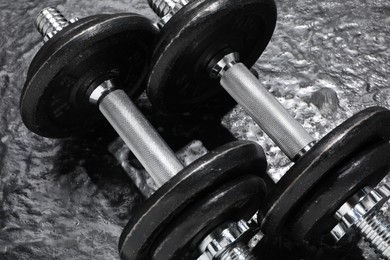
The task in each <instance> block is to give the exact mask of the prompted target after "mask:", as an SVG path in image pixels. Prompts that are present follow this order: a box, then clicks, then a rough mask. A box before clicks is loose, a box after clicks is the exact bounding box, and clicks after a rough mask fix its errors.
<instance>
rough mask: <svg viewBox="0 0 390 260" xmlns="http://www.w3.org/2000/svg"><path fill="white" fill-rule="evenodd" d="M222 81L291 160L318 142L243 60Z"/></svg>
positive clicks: (229, 70) (230, 69)
mask: <svg viewBox="0 0 390 260" xmlns="http://www.w3.org/2000/svg"><path fill="white" fill-rule="evenodd" d="M221 85H222V86H223V87H224V88H225V89H226V91H227V92H229V94H230V95H231V96H232V97H233V98H234V99H235V100H236V101H237V103H238V104H240V105H241V106H242V107H243V108H244V110H245V111H246V112H247V113H248V114H249V115H250V116H251V117H252V118H253V119H254V120H255V121H256V123H257V124H258V125H259V126H260V127H261V128H262V129H263V130H264V132H266V133H267V134H268V136H269V137H270V138H271V139H272V140H273V141H274V142H275V143H276V145H278V146H279V147H280V149H281V150H282V151H283V152H284V153H285V154H286V155H287V156H288V157H289V158H290V159H291V160H294V159H296V157H297V155H299V153H300V151H301V150H302V149H304V148H305V147H306V146H307V145H309V144H310V143H312V142H314V139H313V138H312V137H311V136H310V135H309V134H308V133H307V132H306V131H305V129H304V128H303V127H302V126H301V125H300V124H299V123H298V122H297V121H296V120H295V119H294V118H293V117H292V116H291V115H290V114H289V112H288V111H287V110H286V109H285V108H284V107H283V106H282V105H281V104H280V103H279V101H277V100H276V98H275V97H274V96H273V95H272V94H271V93H269V92H268V90H267V89H266V88H265V87H264V86H262V85H261V84H260V82H259V81H258V79H257V78H256V77H255V76H253V74H252V73H251V72H250V71H249V70H248V69H247V68H246V67H245V65H243V64H242V63H237V64H234V65H233V66H232V67H231V68H229V69H228V70H227V71H226V72H225V73H223V75H222V77H221Z"/></svg>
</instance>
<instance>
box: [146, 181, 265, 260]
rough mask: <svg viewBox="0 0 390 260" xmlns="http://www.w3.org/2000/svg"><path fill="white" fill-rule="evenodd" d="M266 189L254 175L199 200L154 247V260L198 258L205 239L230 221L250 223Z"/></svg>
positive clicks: (174, 222) (161, 235)
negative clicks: (201, 244) (248, 221)
mask: <svg viewBox="0 0 390 260" xmlns="http://www.w3.org/2000/svg"><path fill="white" fill-rule="evenodd" d="M265 195H266V187H265V184H264V182H263V181H262V179H261V178H259V177H257V176H254V175H247V176H243V177H241V178H238V179H234V180H232V181H230V182H229V183H227V184H225V185H223V187H221V188H219V189H218V190H216V191H214V192H213V193H210V194H208V195H206V197H205V198H202V199H199V200H198V201H197V202H196V203H193V204H191V205H190V206H189V207H188V208H187V209H186V210H184V211H182V213H181V214H180V215H179V216H178V217H177V218H176V219H175V220H173V221H171V224H170V226H169V227H167V230H165V231H164V233H162V234H160V236H159V238H160V239H159V240H158V241H156V242H155V243H154V244H155V246H154V250H153V256H152V257H151V259H154V260H165V259H183V260H186V259H197V258H198V257H199V256H200V254H199V250H198V246H199V245H200V243H201V242H202V240H203V238H204V237H205V236H207V235H208V234H209V233H211V232H212V231H213V230H214V229H215V228H217V227H218V226H219V225H221V224H222V223H224V222H226V221H238V220H240V219H243V220H249V219H250V218H251V217H253V215H254V214H255V213H256V211H257V209H258V205H259V203H261V202H262V200H264V199H265Z"/></svg>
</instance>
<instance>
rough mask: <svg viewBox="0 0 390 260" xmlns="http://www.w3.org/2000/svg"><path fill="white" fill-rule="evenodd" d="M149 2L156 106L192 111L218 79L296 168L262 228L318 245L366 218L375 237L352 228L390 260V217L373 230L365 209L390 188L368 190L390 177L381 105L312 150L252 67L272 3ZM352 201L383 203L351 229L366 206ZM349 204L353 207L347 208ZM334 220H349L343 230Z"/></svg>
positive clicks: (268, 27)
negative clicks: (155, 35)
mask: <svg viewBox="0 0 390 260" xmlns="http://www.w3.org/2000/svg"><path fill="white" fill-rule="evenodd" d="M149 4H150V6H151V7H152V9H153V10H154V11H155V13H156V14H157V15H159V16H160V18H161V20H160V21H159V23H158V24H159V27H160V28H161V32H160V38H159V40H158V43H157V47H156V50H155V52H154V54H153V58H152V70H151V73H150V75H149V79H148V87H147V93H148V96H149V98H150V100H151V101H152V103H153V104H154V105H155V106H156V107H157V109H159V110H161V111H164V112H165V113H167V114H175V113H183V112H188V111H190V110H191V109H193V108H194V107H196V106H197V105H199V103H201V102H207V101H208V100H209V98H210V97H213V96H215V95H218V93H219V92H220V91H221V90H222V88H220V87H219V86H218V84H216V82H215V80H214V81H213V78H214V79H215V78H219V79H220V84H221V85H222V87H223V88H224V89H225V90H226V91H227V92H228V93H229V94H230V95H231V96H232V97H233V98H234V99H235V100H236V101H237V102H238V103H239V104H240V105H241V106H242V107H243V108H244V110H245V111H246V112H247V113H248V114H249V115H250V116H251V117H252V118H253V119H254V121H255V122H257V124H258V125H259V126H260V127H261V128H262V129H263V130H264V132H266V133H267V135H268V136H270V138H271V139H272V140H273V141H274V142H275V143H276V144H277V145H278V146H279V147H280V149H281V150H282V151H283V152H284V153H285V154H286V155H287V156H288V157H289V158H290V159H291V160H292V161H294V162H295V165H294V167H293V168H291V170H290V171H289V172H288V173H287V174H286V175H285V177H283V178H282V179H281V181H280V182H279V183H278V184H277V188H276V189H275V190H274V191H273V192H272V193H271V195H270V197H269V199H267V203H266V206H265V207H264V208H262V210H261V213H262V214H261V215H263V218H261V216H260V218H259V219H260V220H261V227H262V229H263V230H264V231H265V232H266V233H268V234H289V236H292V237H294V238H295V239H300V240H302V239H303V240H309V241H312V240H316V239H318V237H319V235H320V234H324V233H327V232H328V231H330V230H331V229H332V225H333V226H334V228H335V229H334V230H333V231H332V233H333V234H334V236H335V237H338V238H337V239H339V237H340V236H341V234H343V233H345V230H346V227H351V226H358V223H360V222H361V221H363V220H366V221H367V222H368V223H371V224H370V225H371V227H370V229H372V230H373V231H370V232H371V233H370V234H366V229H363V227H361V226H360V227H356V228H357V229H358V231H359V233H361V234H362V236H363V237H365V238H366V239H368V241H370V242H371V243H372V246H373V247H375V248H376V249H377V250H378V252H379V254H382V255H385V256H387V257H389V256H388V254H389V252H388V251H389V249H388V248H389V235H388V234H389V227H386V225H387V223H389V221H388V220H385V219H384V218H382V217H381V220H380V222H381V225H379V226H377V224H376V223H377V221H378V220H377V219H375V220H371V218H372V214H371V213H369V212H371V211H372V210H377V209H378V208H379V206H380V205H382V204H383V202H384V201H385V200H387V198H388V194H387V191H386V190H387V186H382V187H379V188H378V189H374V190H373V189H372V187H375V186H376V185H377V184H378V183H379V181H380V180H382V179H383V178H384V176H385V175H386V174H387V172H388V162H387V161H386V159H387V157H386V155H387V154H388V149H389V145H388V141H389V135H388V134H387V132H388V130H389V125H390V121H389V120H390V118H389V116H390V115H389V114H390V112H389V111H388V110H386V109H383V108H379V107H375V108H370V109H367V110H365V111H363V112H361V113H359V114H357V115H355V116H354V117H353V118H351V119H349V120H348V121H347V122H345V123H344V124H342V125H341V126H339V127H338V128H337V129H335V130H334V131H333V132H332V133H330V134H329V135H328V136H326V137H325V138H324V139H322V140H321V141H320V142H319V143H317V144H315V143H316V142H315V140H314V139H313V138H312V137H311V136H310V135H309V134H308V133H307V132H306V131H305V129H304V128H303V127H302V126H301V125H300V124H299V123H298V122H297V121H296V120H295V119H294V118H293V117H292V116H291V115H290V114H289V113H288V112H287V111H286V110H285V109H284V108H283V106H282V105H281V104H280V103H279V102H278V101H277V100H276V99H275V97H273V95H271V94H270V93H269V92H268V91H267V90H266V88H265V87H263V86H262V85H261V84H260V83H259V81H258V80H257V79H256V78H255V77H254V76H253V75H252V74H251V73H250V71H249V69H248V68H247V67H250V66H252V65H253V63H254V62H255V61H256V60H257V59H258V57H259V56H260V54H261V53H262V51H263V50H264V48H265V47H266V45H267V44H268V42H269V40H270V38H271V36H272V33H273V30H274V27H275V22H276V7H275V3H274V1H273V0H238V1H229V0H199V1H187V0H176V1H168V0H149ZM240 60H241V62H242V63H240ZM178 104H179V105H178ZM357 164H359V165H362V166H361V167H363V166H364V167H366V168H363V169H366V170H365V172H364V174H361V173H360V171H361V170H359V169H358V168H356V167H354V165H357ZM381 167H382V168H381ZM368 191H369V192H368ZM362 194H365V195H362ZM373 194H375V195H373ZM378 194H380V195H378ZM356 196H357V197H359V198H361V196H363V198H362V199H363V200H365V199H364V198H366V196H368V197H367V198H366V199H368V198H369V197H376V198H381V199H379V201H376V202H375V203H374V204H376V206H375V207H374V206H373V207H372V208H370V210H369V211H368V212H367V213H366V214H363V216H360V217H361V218H360V222H359V221H358V220H357V219H354V221H353V223H354V225H352V224H351V223H350V222H346V221H347V220H346V219H348V218H349V217H350V214H352V213H351V212H350V211H352V212H353V211H354V210H355V209H356V207H361V206H362V205H360V204H356V205H354V207H352V206H351V204H350V203H351V202H350V201H349V200H350V199H352V200H356ZM325 197H326V199H325ZM319 199H321V200H319ZM319 201H321V202H322V203H319ZM371 202H372V201H371ZM344 203H346V204H345V205H343V204H344ZM319 205H321V206H319ZM348 205H349V206H350V207H351V208H350V211H348V212H345V208H348ZM370 205H371V204H370ZM309 206H310V207H309ZM305 209H307V210H306V211H305ZM314 209H315V210H314ZM369 216H371V217H369ZM337 220H339V221H341V223H344V222H345V223H344V224H340V225H337ZM324 222H326V225H325V224H324ZM372 222H375V223H372ZM367 225H368V224H367ZM290 226H294V232H292V231H291V230H292V229H291V228H290ZM383 229H384V230H385V232H384V231H383ZM382 231H383V232H382ZM373 233H375V235H373Z"/></svg>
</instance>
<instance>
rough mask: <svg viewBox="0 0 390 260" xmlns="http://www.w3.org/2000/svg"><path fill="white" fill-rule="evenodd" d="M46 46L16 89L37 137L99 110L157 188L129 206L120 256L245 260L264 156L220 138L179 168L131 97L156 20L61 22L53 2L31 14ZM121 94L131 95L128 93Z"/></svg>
mask: <svg viewBox="0 0 390 260" xmlns="http://www.w3.org/2000/svg"><path fill="white" fill-rule="evenodd" d="M36 27H37V28H38V30H39V32H40V33H41V35H42V36H43V38H44V41H45V44H44V46H43V47H42V48H41V49H40V50H39V52H38V53H37V55H36V56H35V57H34V59H33V61H32V63H31V66H30V68H29V71H28V75H27V80H26V83H25V86H24V88H23V91H22V95H21V103H20V109H21V115H22V119H23V122H24V123H25V125H26V126H27V127H28V128H29V129H30V130H31V131H33V132H35V133H36V134H38V135H41V136H45V137H52V138H55V137H67V136H71V135H73V134H77V133H79V132H82V131H85V130H86V129H90V128H92V127H94V124H95V123H96V122H98V120H100V119H101V118H100V117H99V116H98V115H99V113H98V111H97V108H99V110H100V112H101V114H102V115H103V116H104V117H105V118H106V119H107V120H108V121H109V122H110V124H111V125H112V126H113V128H114V129H115V130H116V131H117V133H118V134H119V135H120V136H121V138H122V139H123V140H124V141H125V143H126V144H127V145H128V146H129V148H130V149H131V151H132V152H133V153H134V154H135V156H136V157H137V159H138V160H139V161H140V162H141V164H142V165H143V166H144V168H145V169H146V170H147V172H148V173H149V174H150V176H151V177H152V178H153V179H154V181H155V182H156V184H157V186H158V187H159V189H158V190H157V191H156V192H155V193H154V194H153V195H152V196H151V197H150V198H148V199H147V200H146V202H145V203H144V204H143V205H142V206H141V207H140V208H139V209H138V210H137V211H136V212H135V214H134V216H133V217H132V218H131V220H130V221H129V223H128V224H127V226H126V228H125V229H124V231H123V233H122V235H121V238H120V242H119V251H120V255H121V258H122V259H191V258H196V257H198V256H201V257H203V259H205V257H206V259H207V257H215V258H217V257H220V258H221V259H234V257H242V258H243V259H253V257H252V256H251V254H250V252H249V249H248V248H247V247H246V245H245V243H246V241H248V240H249V238H250V237H251V236H252V235H251V234H253V232H255V230H256V228H252V227H249V226H248V225H247V223H246V222H245V221H246V220H249V219H250V218H251V217H252V216H253V215H254V214H255V212H256V211H257V208H258V204H259V203H261V202H262V200H263V198H264V197H265V192H266V185H265V183H264V181H263V180H262V178H261V177H260V176H262V175H265V171H266V168H267V163H266V160H265V155H264V152H263V150H262V148H261V147H260V146H259V145H257V144H256V143H253V142H248V141H235V142H232V143H228V144H226V145H224V146H222V147H220V148H218V149H216V150H214V151H212V152H210V153H209V154H207V155H205V156H203V157H202V158H200V159H198V160H197V161H195V162H194V163H192V164H191V165H190V166H188V167H184V166H183V165H182V164H181V163H180V162H179V160H178V159H177V158H176V156H175V154H174V153H173V152H172V150H171V149H170V148H169V147H168V145H167V144H166V143H165V142H164V141H163V140H162V138H161V137H160V136H159V135H158V133H157V132H156V130H155V129H153V127H152V126H151V125H150V124H149V123H148V121H147V120H146V119H145V118H144V116H143V115H142V114H141V113H140V112H139V110H138V109H137V107H136V106H135V105H134V104H133V103H132V101H131V100H130V98H129V96H131V97H133V98H136V97H137V95H138V94H139V93H140V92H141V90H142V84H141V83H142V81H143V79H144V78H145V76H146V71H147V61H148V58H149V52H150V50H151V43H152V42H153V40H154V37H155V35H156V30H157V29H156V28H155V27H154V26H153V24H152V23H151V22H150V21H149V20H148V19H146V18H144V17H142V16H139V15H136V14H131V13H127V14H116V15H96V16H91V17H88V18H84V19H80V20H73V21H72V22H71V21H68V20H66V19H65V18H64V16H63V15H62V14H61V13H60V12H59V11H58V10H56V9H54V8H46V9H44V10H42V11H41V12H40V14H39V15H38V17H37V19H36ZM128 95H129V96H128Z"/></svg>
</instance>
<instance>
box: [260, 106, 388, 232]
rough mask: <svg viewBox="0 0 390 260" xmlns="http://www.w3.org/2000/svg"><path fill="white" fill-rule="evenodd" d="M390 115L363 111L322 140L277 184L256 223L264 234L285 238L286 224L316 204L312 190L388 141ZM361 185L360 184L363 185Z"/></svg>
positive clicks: (374, 109)
mask: <svg viewBox="0 0 390 260" xmlns="http://www.w3.org/2000/svg"><path fill="white" fill-rule="evenodd" d="M389 135H390V111H389V110H387V109H385V108H381V107H372V108H368V109H365V110H363V111H362V112H360V113H358V114H356V115H355V116H353V117H351V118H349V119H348V120H347V121H345V122H344V123H343V124H341V125H340V126H338V127H337V128H336V129H334V130H333V131H332V132H331V133H329V134H328V135H326V136H325V137H324V138H323V139H321V140H320V141H319V142H318V143H317V144H316V145H315V146H314V147H313V148H312V149H311V150H310V151H309V152H308V153H307V154H306V155H305V156H303V157H301V158H300V159H299V160H298V161H297V162H296V163H295V165H294V166H293V167H291V169H290V170H289V171H288V172H287V173H286V174H285V175H284V176H283V177H282V179H281V180H280V181H279V182H278V183H277V184H276V186H275V189H274V190H273V191H272V192H271V194H270V195H269V197H268V199H267V202H266V205H265V207H264V208H261V209H260V214H259V220H260V222H261V227H262V230H263V231H264V232H265V233H266V234H273V235H285V234H284V232H287V231H288V225H289V221H290V220H291V219H294V214H295V213H296V212H297V211H299V209H300V208H301V207H302V206H303V205H305V204H306V203H310V202H313V201H315V197H311V196H312V194H313V193H314V194H315V189H316V188H317V187H320V185H321V184H322V183H325V184H326V180H329V179H332V178H333V179H336V178H337V174H336V173H337V172H338V170H339V169H340V168H341V167H343V164H344V163H345V162H348V160H350V159H351V158H354V156H356V154H357V153H359V152H360V151H362V150H363V149H366V148H367V146H369V145H370V144H373V143H377V142H380V141H381V140H382V141H383V140H384V141H388V140H389V137H390V136H389ZM362 185H363V184H362Z"/></svg>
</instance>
